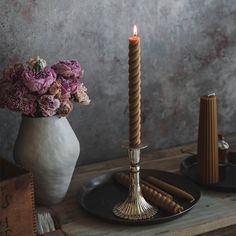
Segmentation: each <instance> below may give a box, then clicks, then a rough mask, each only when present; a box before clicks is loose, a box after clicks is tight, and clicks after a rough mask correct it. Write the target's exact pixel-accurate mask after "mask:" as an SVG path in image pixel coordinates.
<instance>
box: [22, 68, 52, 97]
mask: <svg viewBox="0 0 236 236" xmlns="http://www.w3.org/2000/svg"><path fill="white" fill-rule="evenodd" d="M55 80H56V74H55V72H54V70H53V69H51V68H50V67H45V68H44V69H43V70H42V71H40V72H38V73H37V72H34V71H32V70H29V69H27V70H25V71H24V73H23V82H24V84H25V86H26V87H27V88H28V89H29V90H30V91H31V92H37V93H39V94H44V93H46V92H47V91H48V89H49V87H50V86H51V84H52V83H53V82H54V81H55Z"/></svg>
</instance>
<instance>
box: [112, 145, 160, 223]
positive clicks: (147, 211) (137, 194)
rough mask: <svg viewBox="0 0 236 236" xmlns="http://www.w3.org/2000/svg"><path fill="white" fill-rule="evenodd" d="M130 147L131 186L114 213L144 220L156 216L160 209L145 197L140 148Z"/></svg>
mask: <svg viewBox="0 0 236 236" xmlns="http://www.w3.org/2000/svg"><path fill="white" fill-rule="evenodd" d="M144 147H146V146H141V145H140V146H139V147H137V148H128V153H129V160H130V187H129V194H128V197H127V199H126V200H125V201H124V202H123V203H119V204H117V205H115V206H114V208H113V213H114V214H115V215H116V216H118V217H120V218H123V219H127V220H144V219H148V218H151V217H152V216H154V215H155V214H156V213H157V212H158V210H157V209H156V208H155V207H153V206H152V205H150V204H149V203H148V202H147V201H146V200H145V199H144V197H143V195H142V192H141V187H140V181H139V170H140V166H139V164H140V149H142V148H144Z"/></svg>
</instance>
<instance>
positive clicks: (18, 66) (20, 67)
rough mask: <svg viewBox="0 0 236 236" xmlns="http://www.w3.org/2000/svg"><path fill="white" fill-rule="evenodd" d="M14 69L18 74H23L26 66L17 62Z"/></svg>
mask: <svg viewBox="0 0 236 236" xmlns="http://www.w3.org/2000/svg"><path fill="white" fill-rule="evenodd" d="M14 70H15V73H16V74H17V75H21V74H22V73H23V71H24V66H23V65H22V64H15V65H14Z"/></svg>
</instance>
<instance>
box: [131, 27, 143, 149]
mask: <svg viewBox="0 0 236 236" xmlns="http://www.w3.org/2000/svg"><path fill="white" fill-rule="evenodd" d="M140 67H141V66H140V37H138V36H137V27H136V25H135V26H134V28H133V36H132V37H129V146H130V147H131V148H135V147H138V146H139V145H140V144H141V79H140V75H141V72H140Z"/></svg>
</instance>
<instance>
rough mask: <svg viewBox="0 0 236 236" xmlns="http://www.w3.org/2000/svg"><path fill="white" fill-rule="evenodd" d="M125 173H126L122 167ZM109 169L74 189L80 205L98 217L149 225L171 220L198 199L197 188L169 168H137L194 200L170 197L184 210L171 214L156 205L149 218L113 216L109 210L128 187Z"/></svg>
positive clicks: (125, 193)
mask: <svg viewBox="0 0 236 236" xmlns="http://www.w3.org/2000/svg"><path fill="white" fill-rule="evenodd" d="M125 173H127V174H128V173H129V172H128V171H126V172H125ZM112 175H113V173H108V174H104V175H101V176H98V177H96V178H94V179H92V180H90V181H89V182H87V183H85V184H83V185H82V186H81V187H80V189H79V192H78V200H79V203H80V205H81V207H82V208H83V209H84V210H86V211H87V212H89V213H90V214H92V215H93V216H95V217H98V218H100V219H102V220H105V221H108V222H111V223H116V224H124V225H134V226H138V225H151V224H158V223H162V222H167V221H171V220H174V219H176V218H178V217H180V216H182V215H184V214H186V213H187V212H188V211H190V210H191V209H192V208H193V206H194V205H195V204H196V203H197V202H198V200H199V199H200V190H199V188H198V187H197V186H196V185H195V184H193V183H192V182H191V181H189V180H188V179H186V178H184V177H182V176H180V175H177V174H173V173H169V172H165V171H159V170H141V172H140V176H141V178H142V177H143V178H145V177H147V176H154V177H157V178H160V179H162V180H164V181H166V182H168V183H170V184H173V185H175V186H177V187H179V188H181V189H183V190H185V191H187V192H188V193H190V194H191V195H192V196H193V197H194V199H195V200H194V202H189V201H187V200H184V199H180V198H178V197H174V201H176V202H177V203H178V204H180V205H182V206H183V207H184V211H182V212H180V213H177V214H171V213H168V212H166V211H164V210H162V209H160V208H158V213H157V214H156V215H154V216H153V217H152V218H149V219H145V220H143V219H142V220H129V219H123V218H120V217H117V216H116V215H115V214H114V213H113V207H114V205H116V204H117V203H119V202H123V201H124V200H125V199H126V197H127V193H128V189H126V188H125V187H123V186H121V185H120V184H118V183H117V182H116V181H115V180H114V179H113V177H112Z"/></svg>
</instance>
